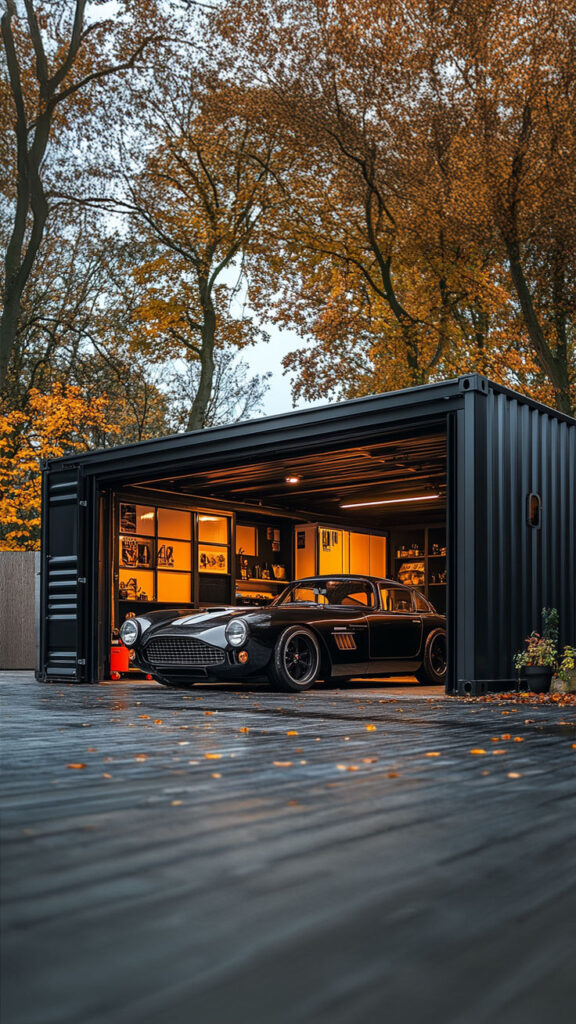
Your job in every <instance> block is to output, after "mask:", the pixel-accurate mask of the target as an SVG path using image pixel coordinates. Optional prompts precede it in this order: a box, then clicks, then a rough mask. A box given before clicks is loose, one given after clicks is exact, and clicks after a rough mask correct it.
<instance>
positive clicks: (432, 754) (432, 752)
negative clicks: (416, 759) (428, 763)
mask: <svg viewBox="0 0 576 1024" xmlns="http://www.w3.org/2000/svg"><path fill="white" fill-rule="evenodd" d="M424 757H440V751H439V750H429V751H427V753H426V754H424Z"/></svg>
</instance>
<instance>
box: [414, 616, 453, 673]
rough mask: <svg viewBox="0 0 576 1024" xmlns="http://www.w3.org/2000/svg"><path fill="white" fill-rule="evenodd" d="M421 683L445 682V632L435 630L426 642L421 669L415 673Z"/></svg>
mask: <svg viewBox="0 0 576 1024" xmlns="http://www.w3.org/2000/svg"><path fill="white" fill-rule="evenodd" d="M416 675H417V677H418V679H419V680H420V682H421V683H435V684H436V686H439V685H441V684H443V683H445V682H446V631H445V630H444V629H435V630H433V632H432V633H430V636H429V637H428V639H427V640H426V647H425V648H424V660H423V662H422V668H420V669H419V670H418V672H417V673H416Z"/></svg>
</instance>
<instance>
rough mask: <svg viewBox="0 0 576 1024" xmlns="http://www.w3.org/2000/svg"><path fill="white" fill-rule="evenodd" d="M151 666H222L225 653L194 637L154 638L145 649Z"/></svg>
mask: <svg viewBox="0 0 576 1024" xmlns="http://www.w3.org/2000/svg"><path fill="white" fill-rule="evenodd" d="M144 654H145V656H146V658H147V660H148V661H149V662H150V664H151V665H186V666H191V665H221V664H222V662H224V661H226V656H225V654H224V651H221V650H220V648H219V647H213V646H212V644H207V643H205V642H204V640H197V639H196V637H193V636H162V637H153V638H152V639H151V640H150V641H149V642H148V643H147V644H146V647H145V648H144Z"/></svg>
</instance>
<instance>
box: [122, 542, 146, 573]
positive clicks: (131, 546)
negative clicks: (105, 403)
mask: <svg viewBox="0 0 576 1024" xmlns="http://www.w3.org/2000/svg"><path fill="white" fill-rule="evenodd" d="M119 559H120V569H123V568H130V569H151V568H152V566H153V564H154V540H153V538H152V537H125V536H122V537H120V548H119Z"/></svg>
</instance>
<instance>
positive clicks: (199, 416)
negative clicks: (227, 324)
mask: <svg viewBox="0 0 576 1024" xmlns="http://www.w3.org/2000/svg"><path fill="white" fill-rule="evenodd" d="M200 294H201V297H202V300H203V301H202V305H203V309H204V319H203V321H202V341H201V346H200V383H199V384H198V391H197V392H196V397H195V398H194V401H193V402H192V407H191V409H190V414H189V416H188V424H187V427H188V430H201V429H202V427H204V426H205V424H206V413H207V411H208V405H209V402H210V398H211V396H212V383H213V380H214V365H215V364H214V345H215V341H216V310H215V309H214V304H213V302H212V298H211V296H210V294H209V291H208V286H207V284H206V282H200Z"/></svg>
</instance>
